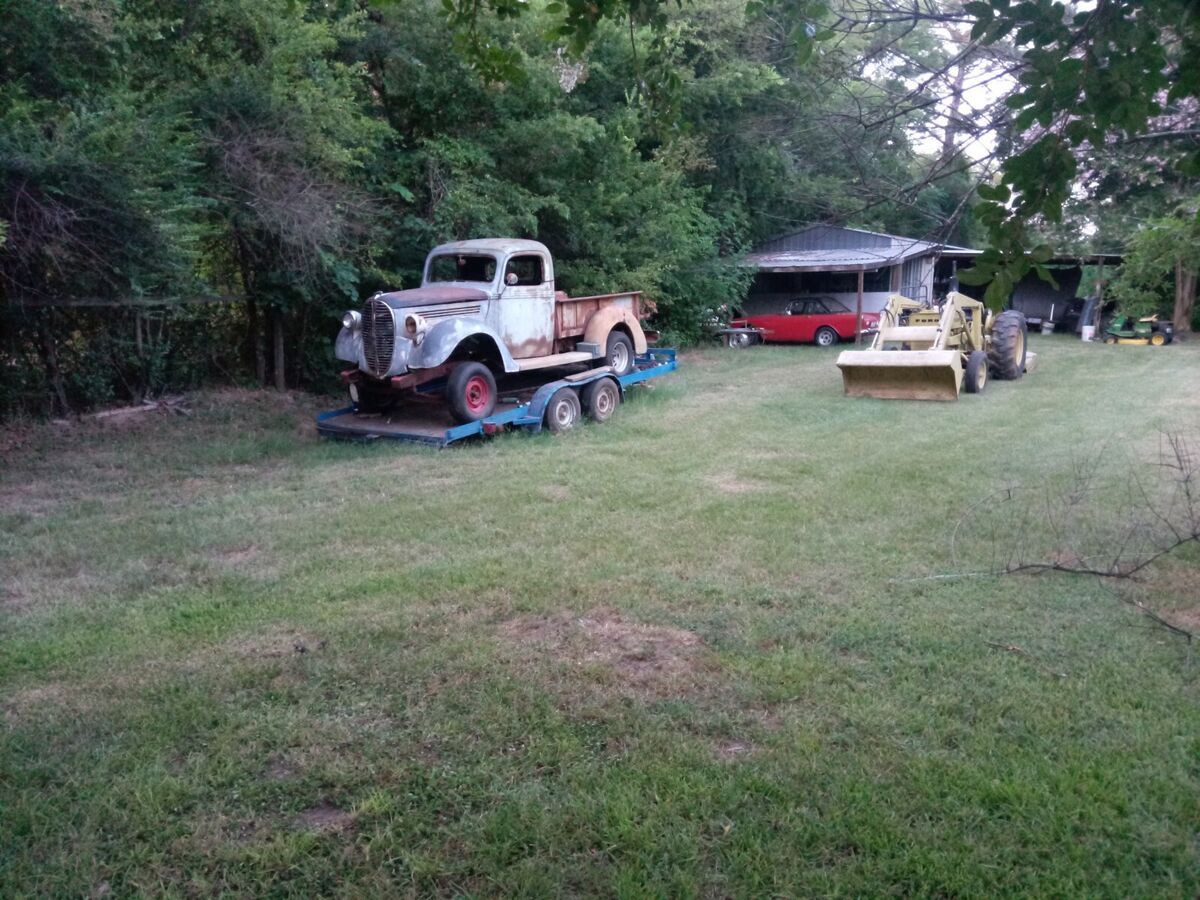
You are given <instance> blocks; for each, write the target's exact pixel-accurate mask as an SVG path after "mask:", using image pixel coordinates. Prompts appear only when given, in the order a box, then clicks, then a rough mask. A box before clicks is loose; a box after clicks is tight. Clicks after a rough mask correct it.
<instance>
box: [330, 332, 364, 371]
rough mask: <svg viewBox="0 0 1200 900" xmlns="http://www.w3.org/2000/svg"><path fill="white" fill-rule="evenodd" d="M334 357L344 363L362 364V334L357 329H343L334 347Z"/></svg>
mask: <svg viewBox="0 0 1200 900" xmlns="http://www.w3.org/2000/svg"><path fill="white" fill-rule="evenodd" d="M333 355H334V357H336V358H337V359H340V360H343V361H344V362H352V363H354V364H355V365H358V364H359V363H361V362H362V334H361V333H360V332H359V331H357V330H356V329H350V328H343V329H342V330H341V331H339V332H338V336H337V340H336V341H335V342H334V345H333Z"/></svg>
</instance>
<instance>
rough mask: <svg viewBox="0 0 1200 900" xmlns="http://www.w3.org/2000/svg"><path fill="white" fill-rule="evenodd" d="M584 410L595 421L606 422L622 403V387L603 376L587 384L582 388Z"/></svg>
mask: <svg viewBox="0 0 1200 900" xmlns="http://www.w3.org/2000/svg"><path fill="white" fill-rule="evenodd" d="M581 393H582V395H583V396H582V398H581V399H582V400H583V411H584V412H586V413H587V414H588V415H589V416H590V417H591V418H592V419H593V420H594V421H596V422H600V423H604V422H607V421H608V420H609V419H611V418H612V416H613V413H614V412H616V411H617V407H618V406H619V405H620V403H621V389H620V388H619V387H617V383H616V382H615V381H613V380H612V379H611V378H601V379H599V380H597V381H593V382H592V383H591V384H588V385H585V386H584V388H583V390H582V392H581Z"/></svg>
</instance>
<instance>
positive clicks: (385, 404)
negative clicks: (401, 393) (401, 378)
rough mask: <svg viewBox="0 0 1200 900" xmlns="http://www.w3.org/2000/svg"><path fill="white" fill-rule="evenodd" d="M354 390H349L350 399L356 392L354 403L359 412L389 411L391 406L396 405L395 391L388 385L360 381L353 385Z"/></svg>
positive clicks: (381, 412) (379, 412)
mask: <svg viewBox="0 0 1200 900" xmlns="http://www.w3.org/2000/svg"><path fill="white" fill-rule="evenodd" d="M353 387H354V391H352V392H351V395H350V396H351V399H352V400H353V399H354V394H355V393H357V394H358V400H357V401H355V405H356V406H357V407H358V411H359V412H360V413H376V414H383V413H387V412H390V411H391V409H392V407H393V406H395V405H396V392H395V391H393V390H392V389H391V387H390V386H384V385H378V384H372V383H370V382H365V381H360V382H359V383H358V384H356V385H354V386H353Z"/></svg>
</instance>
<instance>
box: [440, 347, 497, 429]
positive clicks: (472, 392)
mask: <svg viewBox="0 0 1200 900" xmlns="http://www.w3.org/2000/svg"><path fill="white" fill-rule="evenodd" d="M446 399H447V400H448V401H449V403H450V414H451V415H452V416H453V417H454V420H455V421H456V422H459V423H461V424H464V425H465V424H466V423H467V422H478V421H479V420H480V419H486V418H487V417H488V416H490V415H491V414H492V411H493V410H495V408H496V378H495V376H494V375H492V372H491V370H490V369H489V368H488V367H487V366H485V365H484V364H483V363H477V362H469V363H463V364H462V365H460V366H456V367H455V369H454V371H453V372H451V373H450V377H449V379H447V381H446Z"/></svg>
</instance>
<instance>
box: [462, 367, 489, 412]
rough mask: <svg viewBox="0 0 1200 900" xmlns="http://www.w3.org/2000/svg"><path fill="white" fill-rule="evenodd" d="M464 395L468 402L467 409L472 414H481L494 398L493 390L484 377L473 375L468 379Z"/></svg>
mask: <svg viewBox="0 0 1200 900" xmlns="http://www.w3.org/2000/svg"><path fill="white" fill-rule="evenodd" d="M463 395H464V399H465V400H466V401H467V409H469V410H470V411H471V412H472V413H481V412H483V411H484V410H485V409H487V405H488V401H489V400H490V399H491V397H492V389H491V386H490V385H489V384H488V383H487V379H486V378H484V377H483V376H482V375H472V376H471V377H470V378H468V379H467V386H466V387H465V388H464V389H463Z"/></svg>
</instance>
